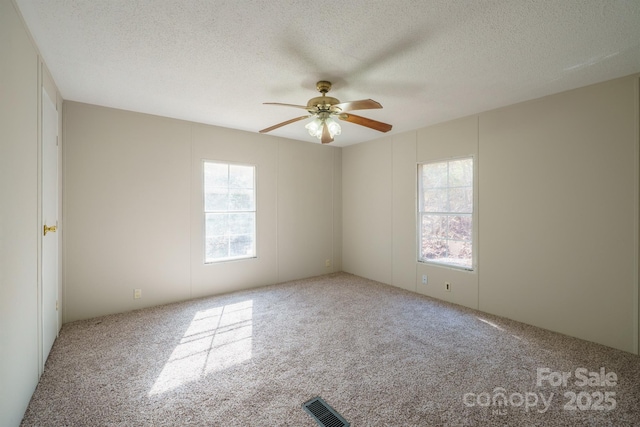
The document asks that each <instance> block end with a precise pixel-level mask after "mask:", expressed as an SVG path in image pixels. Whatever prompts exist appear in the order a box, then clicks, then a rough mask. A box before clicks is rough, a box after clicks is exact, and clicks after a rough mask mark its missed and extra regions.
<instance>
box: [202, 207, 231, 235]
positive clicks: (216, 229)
mask: <svg viewBox="0 0 640 427" xmlns="http://www.w3.org/2000/svg"><path fill="white" fill-rule="evenodd" d="M228 217H229V215H228V214H226V213H221V214H217V213H216V214H211V213H208V214H206V215H205V218H206V224H205V227H206V229H205V232H206V235H207V236H210V237H214V236H224V235H226V234H227V230H228V229H229V225H228V224H229V222H228Z"/></svg>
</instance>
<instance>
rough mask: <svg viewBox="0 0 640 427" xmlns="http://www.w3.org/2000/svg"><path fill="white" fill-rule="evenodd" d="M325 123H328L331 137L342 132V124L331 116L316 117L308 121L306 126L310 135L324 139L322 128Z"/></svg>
mask: <svg viewBox="0 0 640 427" xmlns="http://www.w3.org/2000/svg"><path fill="white" fill-rule="evenodd" d="M325 123H326V124H327V128H328V129H329V134H330V135H331V138H333V137H334V136H336V135H340V133H342V128H341V127H340V124H339V123H338V122H336V121H335V120H333V119H332V118H331V117H326V118H320V117H316V118H315V119H313V120H312V121H310V122H309V123H307V124H306V125H305V126H304V127H305V128H306V129H307V130H308V131H309V135H311V136H315V137H316V138H318V139H322V129H323V127H324V124H325Z"/></svg>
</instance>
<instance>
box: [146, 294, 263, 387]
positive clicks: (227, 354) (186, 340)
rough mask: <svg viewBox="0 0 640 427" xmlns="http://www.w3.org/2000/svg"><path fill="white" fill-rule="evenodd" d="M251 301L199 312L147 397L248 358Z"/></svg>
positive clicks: (250, 338)
mask: <svg viewBox="0 0 640 427" xmlns="http://www.w3.org/2000/svg"><path fill="white" fill-rule="evenodd" d="M252 333H253V300H246V301H242V302H239V303H235V304H228V305H225V306H221V307H214V308H210V309H207V310H201V311H199V312H197V313H196V314H195V316H194V317H193V320H192V321H191V324H190V325H189V327H188V328H187V331H186V332H185V333H184V336H183V337H182V339H181V340H180V343H179V344H178V345H177V346H176V348H175V349H174V350H173V352H172V353H171V356H170V357H169V360H168V361H167V363H166V364H165V365H164V367H163V369H162V372H161V373H160V375H159V376H158V379H157V380H156V381H155V383H154V384H153V387H152V388H151V391H150V392H149V394H150V395H152V394H158V393H164V392H166V391H168V390H172V389H174V388H176V387H180V386H181V385H184V384H187V383H191V382H194V381H198V380H199V379H201V378H203V377H205V376H206V375H208V374H210V373H211V372H215V371H219V370H222V369H226V368H229V367H231V366H234V365H237V364H238V363H242V362H244V361H246V360H249V359H251V351H252Z"/></svg>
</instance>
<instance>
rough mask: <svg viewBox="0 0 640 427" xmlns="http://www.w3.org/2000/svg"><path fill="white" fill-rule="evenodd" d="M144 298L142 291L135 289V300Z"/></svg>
mask: <svg viewBox="0 0 640 427" xmlns="http://www.w3.org/2000/svg"><path fill="white" fill-rule="evenodd" d="M139 298H142V289H134V290H133V299H139Z"/></svg>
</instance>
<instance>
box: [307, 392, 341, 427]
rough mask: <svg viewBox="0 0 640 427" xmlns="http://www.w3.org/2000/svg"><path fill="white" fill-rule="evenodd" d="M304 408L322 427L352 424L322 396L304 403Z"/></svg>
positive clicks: (339, 426) (338, 426)
mask: <svg viewBox="0 0 640 427" xmlns="http://www.w3.org/2000/svg"><path fill="white" fill-rule="evenodd" d="M302 408H303V409H304V410H305V411H307V413H308V414H309V415H311V417H312V418H313V419H314V420H316V422H317V423H318V425H320V426H322V427H349V426H350V424H349V423H348V422H347V421H346V420H345V419H344V418H342V415H340V414H339V413H337V412H336V411H335V410H334V409H333V408H332V407H331V406H329V405H328V404H327V402H325V401H324V400H322V398H320V397H314V398H313V399H311V400H309V401H307V402H305V403H303V404H302Z"/></svg>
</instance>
